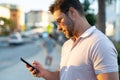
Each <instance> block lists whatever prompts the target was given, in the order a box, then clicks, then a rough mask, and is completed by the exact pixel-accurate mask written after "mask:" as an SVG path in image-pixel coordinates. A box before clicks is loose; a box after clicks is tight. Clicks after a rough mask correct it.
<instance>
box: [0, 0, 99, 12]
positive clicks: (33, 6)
mask: <svg viewBox="0 0 120 80" xmlns="http://www.w3.org/2000/svg"><path fill="white" fill-rule="evenodd" d="M80 1H81V2H83V1H84V0H80ZM53 2H54V0H0V3H10V4H16V5H19V6H20V8H21V9H22V10H23V11H24V12H29V11H30V10H43V11H48V8H49V6H50V4H52V3H53ZM96 6H97V4H96V2H95V3H93V5H92V8H93V9H95V8H96ZM95 10H97V9H95ZM95 12H96V11H95Z"/></svg>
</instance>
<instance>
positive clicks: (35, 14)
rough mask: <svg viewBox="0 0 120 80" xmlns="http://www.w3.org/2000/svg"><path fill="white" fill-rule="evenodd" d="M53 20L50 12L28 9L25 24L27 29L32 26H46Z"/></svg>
mask: <svg viewBox="0 0 120 80" xmlns="http://www.w3.org/2000/svg"><path fill="white" fill-rule="evenodd" d="M53 20H54V19H53V16H52V14H50V13H49V12H47V11H41V10H38V11H30V12H28V13H27V14H26V25H27V28H28V29H30V28H32V27H46V26H47V25H48V24H49V23H50V22H51V21H53Z"/></svg>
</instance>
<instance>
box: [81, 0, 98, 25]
mask: <svg viewBox="0 0 120 80" xmlns="http://www.w3.org/2000/svg"><path fill="white" fill-rule="evenodd" d="M83 7H84V11H85V16H86V18H87V20H88V22H89V23H90V25H92V26H93V25H95V23H96V16H95V14H94V13H91V9H90V8H89V7H90V2H89V0H84V2H83Z"/></svg>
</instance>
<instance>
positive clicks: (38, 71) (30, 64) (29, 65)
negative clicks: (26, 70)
mask: <svg viewBox="0 0 120 80" xmlns="http://www.w3.org/2000/svg"><path fill="white" fill-rule="evenodd" d="M20 60H21V61H22V62H24V63H25V64H27V65H28V66H30V67H32V68H33V69H36V68H35V67H34V66H32V65H31V64H30V63H28V62H27V61H26V60H24V59H23V58H20ZM36 70H37V69H36ZM37 72H39V70H37Z"/></svg>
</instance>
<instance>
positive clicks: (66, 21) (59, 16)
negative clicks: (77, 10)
mask: <svg viewBox="0 0 120 80" xmlns="http://www.w3.org/2000/svg"><path fill="white" fill-rule="evenodd" d="M53 15H54V18H55V20H56V22H57V24H58V30H60V31H62V32H63V33H64V34H65V36H66V37H67V38H70V37H73V36H74V34H73V32H74V22H73V20H72V19H71V18H70V17H69V15H66V14H64V13H62V12H60V11H59V10H56V11H55V12H54V14H53Z"/></svg>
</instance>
